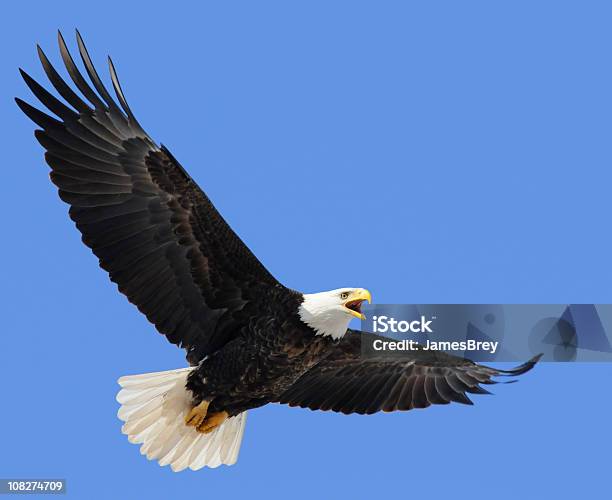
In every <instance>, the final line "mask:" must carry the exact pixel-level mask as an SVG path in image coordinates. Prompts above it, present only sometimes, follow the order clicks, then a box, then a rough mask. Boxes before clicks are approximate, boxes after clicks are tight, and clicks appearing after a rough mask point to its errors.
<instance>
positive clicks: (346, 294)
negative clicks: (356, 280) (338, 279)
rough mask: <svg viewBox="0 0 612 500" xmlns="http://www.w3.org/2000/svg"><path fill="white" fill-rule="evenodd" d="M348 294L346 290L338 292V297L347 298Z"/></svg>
mask: <svg viewBox="0 0 612 500" xmlns="http://www.w3.org/2000/svg"><path fill="white" fill-rule="evenodd" d="M348 296H349V293H348V292H342V293H341V294H340V298H341V299H342V300H344V299H348Z"/></svg>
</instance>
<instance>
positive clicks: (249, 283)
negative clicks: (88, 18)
mask: <svg viewBox="0 0 612 500" xmlns="http://www.w3.org/2000/svg"><path fill="white" fill-rule="evenodd" d="M58 40H59V50H60V54H61V58H62V60H63V63H64V65H65V67H66V70H67V72H68V75H69V76H70V79H71V80H72V82H73V83H74V86H76V89H78V91H80V93H81V95H79V94H78V93H77V92H76V91H75V90H74V89H73V88H72V87H71V86H70V85H68V84H67V83H66V81H65V80H64V79H63V78H62V77H61V76H60V75H59V73H58V72H57V71H56V69H55V68H54V67H53V66H52V65H51V63H50V62H49V60H48V59H47V57H46V55H45V54H44V53H43V51H42V50H41V48H40V47H38V56H39V58H40V61H41V63H42V66H43V68H44V71H45V73H46V75H47V77H48V79H49V81H50V82H51V84H52V85H53V87H54V88H55V90H56V91H57V93H58V94H59V96H61V97H62V98H63V101H62V100H60V99H58V98H56V97H55V96H54V95H53V94H51V93H50V92H48V91H47V90H46V89H45V88H44V87H43V86H41V85H40V84H39V83H37V82H36V81H35V80H34V79H32V78H31V77H30V76H29V75H28V74H27V73H26V72H25V71H23V70H21V74H22V76H23V78H24V80H25V83H26V84H27V86H28V87H29V88H30V90H31V91H32V93H33V94H34V95H35V96H36V97H37V98H38V100H39V101H40V102H41V103H42V104H43V105H44V106H45V107H46V108H47V109H48V111H50V112H51V113H52V114H53V115H55V116H50V115H49V114H46V113H44V112H42V111H40V110H38V109H37V108H35V107H33V106H31V105H30V104H28V103H26V102H24V101H22V100H21V99H19V98H17V99H16V102H17V104H18V105H19V107H20V108H21V110H22V111H23V112H24V113H25V114H26V115H27V116H28V117H29V118H30V119H32V120H33V121H34V122H35V123H36V124H37V125H38V126H39V127H40V129H38V130H36V132H35V136H36V139H38V142H40V144H41V145H42V146H43V148H44V149H45V150H46V153H45V159H46V162H47V163H48V165H49V166H50V167H51V174H50V177H51V181H52V182H53V183H54V184H55V185H56V186H57V187H58V189H59V196H60V198H61V199H62V200H63V201H64V202H66V203H67V204H68V205H70V210H69V214H70V218H71V219H72V220H73V221H74V222H75V224H76V226H77V228H78V229H79V231H80V232H81V234H82V239H83V243H85V245H87V246H88V247H89V248H91V250H92V251H93V253H94V254H95V255H96V257H97V258H98V259H99V262H100V266H101V267H102V268H103V269H104V270H106V271H107V272H108V274H109V276H110V279H111V280H112V281H113V282H114V283H116V284H117V286H118V288H119V291H120V292H121V293H123V294H124V295H125V296H126V297H127V298H128V300H129V301H130V302H131V303H133V304H134V305H135V306H136V307H137V308H138V309H139V310H140V311H141V312H142V313H143V314H144V315H145V316H146V317H147V318H148V319H149V321H150V322H151V323H153V324H154V325H155V327H156V328H157V330H158V331H159V332H160V333H161V334H163V335H165V336H166V337H167V339H168V340H169V341H170V342H172V343H173V344H176V345H178V346H180V347H182V348H183V349H185V350H186V352H187V361H188V363H189V367H187V368H180V369H177V370H170V371H165V372H159V373H148V374H143V375H131V376H125V377H122V378H120V379H119V384H120V386H121V390H120V392H119V393H118V395H117V400H118V402H119V403H120V405H121V407H120V409H119V412H118V416H119V418H120V419H121V420H123V421H124V422H125V423H124V425H123V427H122V432H123V433H124V434H127V435H128V437H129V441H130V442H132V443H139V444H142V446H141V453H142V454H144V455H146V456H147V458H148V459H156V460H158V461H159V464H160V465H170V466H171V467H172V469H173V470H175V471H179V470H183V469H186V468H190V469H193V470H197V469H200V468H202V467H204V466H208V467H216V466H218V465H220V464H227V465H231V464H233V463H235V462H236V460H237V458H238V452H239V449H240V443H241V440H242V435H243V432H244V426H245V423H246V413H247V410H250V409H252V408H257V407H259V406H262V405H265V404H268V403H282V404H287V405H289V406H300V407H302V408H310V409H312V410H332V411H335V412H341V413H345V414H349V413H359V414H371V413H375V412H378V411H381V410H382V411H387V412H389V411H395V410H410V409H413V408H425V407H427V406H430V405H432V404H447V403H450V402H451V401H456V402H458V403H465V404H471V401H470V399H469V398H468V396H467V393H476V394H481V393H487V391H486V390H485V389H483V388H482V387H481V384H493V383H495V381H494V380H493V379H494V377H497V376H513V375H519V374H522V373H524V372H526V371H528V370H530V369H531V368H532V367H533V366H534V364H535V363H536V362H537V360H538V357H535V358H533V359H532V360H530V361H528V362H526V363H524V364H523V365H521V366H519V367H517V368H515V369H513V370H501V369H496V368H490V367H486V366H481V365H478V364H475V363H473V362H471V361H469V360H467V359H463V358H460V357H455V356H451V355H448V354H445V353H443V352H435V351H434V352H432V351H425V350H417V351H413V352H412V353H411V354H410V355H407V356H405V357H403V358H401V359H397V358H389V357H385V356H384V355H382V354H381V355H380V357H376V356H375V357H367V358H365V357H362V356H361V342H362V341H364V340H367V341H370V342H371V341H372V340H373V337H375V336H373V335H371V334H369V333H365V332H360V331H356V330H351V329H349V328H348V325H349V322H350V321H351V320H352V319H353V318H362V319H363V315H362V313H361V304H362V303H363V302H364V301H368V302H369V301H370V299H371V297H370V292H368V291H367V290H365V289H363V288H352V287H345V288H339V289H337V290H331V291H326V292H320V293H312V294H304V293H301V292H298V291H295V290H291V289H289V288H286V287H285V286H283V285H282V284H281V283H279V282H278V281H277V280H276V279H275V278H274V276H272V275H271V274H270V273H269V272H268V270H267V269H266V268H265V267H264V266H263V265H262V264H261V262H259V260H257V258H256V257H255V256H254V255H253V254H252V253H251V251H250V250H249V248H248V247H247V246H246V245H245V244H244V243H243V242H242V241H241V240H240V238H239V237H238V236H237V235H236V233H234V231H233V230H232V229H231V228H230V226H229V225H228V224H227V223H226V222H225V220H224V219H223V217H222V216H221V215H220V214H219V212H218V211H217V210H216V209H215V207H214V206H213V204H212V202H211V201H210V200H209V198H208V197H207V196H206V194H205V193H204V191H202V189H200V187H199V186H198V185H197V184H196V182H195V181H194V180H193V179H192V178H191V176H190V175H189V174H188V173H187V171H186V170H185V169H184V168H183V167H182V166H181V164H180V163H179V162H178V161H177V160H176V159H175V158H174V156H173V155H172V154H171V153H170V151H168V149H166V148H165V147H164V146H163V145H159V146H158V145H157V144H156V143H155V141H154V140H153V139H151V137H149V135H148V134H147V133H146V132H145V131H144V129H143V128H142V127H141V125H140V124H139V123H138V121H137V120H136V118H135V116H134V114H133V113H132V111H131V110H130V107H129V106H128V103H127V101H126V99H125V97H124V94H123V91H122V90H121V86H120V85H119V80H118V79H117V74H116V72H115V68H114V66H113V63H112V61H111V59H110V58H109V60H108V64H109V69H110V76H111V82H112V86H113V89H114V92H115V95H116V97H117V100H116V101H115V99H113V97H111V95H110V94H109V92H108V90H107V88H106V87H105V86H104V84H103V83H102V81H101V79H100V77H99V76H98V73H97V72H96V69H95V68H94V65H93V64H92V61H91V58H90V56H89V54H88V52H87V49H86V48H85V45H84V44H83V40H82V39H81V36H80V35H79V33H78V31H77V44H78V50H79V53H80V56H81V59H82V62H83V65H84V68H85V71H86V73H87V76H88V77H89V81H90V82H91V83H88V81H87V79H86V78H85V76H84V75H83V73H82V72H81V71H80V70H79V69H78V68H77V65H76V63H75V61H74V60H73V58H72V56H71V55H70V53H69V51H68V48H67V47H66V43H65V41H64V39H63V37H62V35H61V33H58ZM92 85H93V87H92ZM117 102H118V104H117Z"/></svg>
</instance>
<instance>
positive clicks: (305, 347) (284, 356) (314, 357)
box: [187, 294, 335, 416]
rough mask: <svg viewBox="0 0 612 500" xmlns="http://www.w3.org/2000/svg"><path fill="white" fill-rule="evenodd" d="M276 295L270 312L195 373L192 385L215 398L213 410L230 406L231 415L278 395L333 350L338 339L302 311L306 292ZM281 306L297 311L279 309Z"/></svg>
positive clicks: (198, 394) (197, 397) (199, 394)
mask: <svg viewBox="0 0 612 500" xmlns="http://www.w3.org/2000/svg"><path fill="white" fill-rule="evenodd" d="M275 299H276V300H275V301H273V302H271V303H270V309H271V310H270V311H269V314H266V315H263V316H255V317H253V321H252V322H251V323H249V325H248V326H245V327H243V328H242V329H241V332H240V335H239V336H237V337H236V338H234V339H233V340H232V341H231V342H229V343H227V344H226V345H225V346H223V347H222V348H221V349H219V350H218V351H216V352H215V353H213V354H211V355H210V356H208V357H207V358H205V359H204V360H203V361H202V362H201V363H200V364H199V366H198V368H197V369H196V370H194V371H193V372H192V373H191V375H190V376H189V379H188V382H187V388H188V389H189V390H190V391H191V392H192V393H193V396H194V403H196V404H197V403H199V402H200V401H202V400H204V399H206V400H212V402H211V404H210V407H209V411H211V412H218V411H227V412H228V413H229V415H230V416H233V415H237V414H238V413H241V412H243V411H245V410H248V409H251V408H257V407H259V406H262V405H264V404H267V403H269V402H271V401H276V400H278V398H279V396H280V395H281V394H283V393H284V392H285V391H286V390H287V389H288V388H289V387H290V386H291V385H292V384H293V383H294V382H295V381H296V380H297V379H298V378H300V377H301V376H302V375H303V374H304V373H305V372H306V371H308V370H309V369H310V368H312V367H313V366H314V365H316V364H317V363H318V362H319V361H320V360H321V359H323V358H324V357H325V356H326V355H327V354H329V349H330V348H331V347H332V345H333V344H334V343H335V341H334V340H333V339H332V338H331V337H324V336H317V335H315V332H314V330H312V329H311V328H310V327H308V326H307V325H306V324H305V323H304V322H302V321H301V319H300V318H299V316H298V314H297V311H298V308H299V305H300V303H301V300H302V296H301V295H298V294H295V295H293V296H291V297H287V295H286V294H283V295H280V294H279V296H277V297H275ZM279 302H280V303H279ZM279 310H283V311H292V312H291V313H290V314H288V315H287V314H278V311H279ZM281 318H282V319H281Z"/></svg>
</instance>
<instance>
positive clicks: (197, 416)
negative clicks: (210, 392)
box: [185, 400, 210, 427]
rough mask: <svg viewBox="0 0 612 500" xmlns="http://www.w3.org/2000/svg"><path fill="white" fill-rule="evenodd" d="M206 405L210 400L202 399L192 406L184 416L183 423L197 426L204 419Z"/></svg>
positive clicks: (206, 410)
mask: <svg viewBox="0 0 612 500" xmlns="http://www.w3.org/2000/svg"><path fill="white" fill-rule="evenodd" d="M208 405H210V401H206V400H204V401H202V402H201V403H200V404H198V405H196V406H194V407H193V408H192V409H191V411H190V412H189V413H188V414H187V416H186V417H185V425H188V426H190V427H199V426H200V425H201V424H202V422H204V420H205V419H206V415H207V413H208Z"/></svg>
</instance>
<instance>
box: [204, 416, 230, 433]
mask: <svg viewBox="0 0 612 500" xmlns="http://www.w3.org/2000/svg"><path fill="white" fill-rule="evenodd" d="M228 417H229V414H228V413H227V412H226V411H220V412H218V413H213V414H212V415H210V416H209V417H208V418H206V419H204V421H203V422H202V423H201V424H200V425H198V426H197V430H198V432H201V433H203V434H208V433H210V432H212V431H214V430H215V429H216V428H217V427H219V426H220V425H221V424H222V423H223V422H225V421H226V420H227V418H228Z"/></svg>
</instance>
